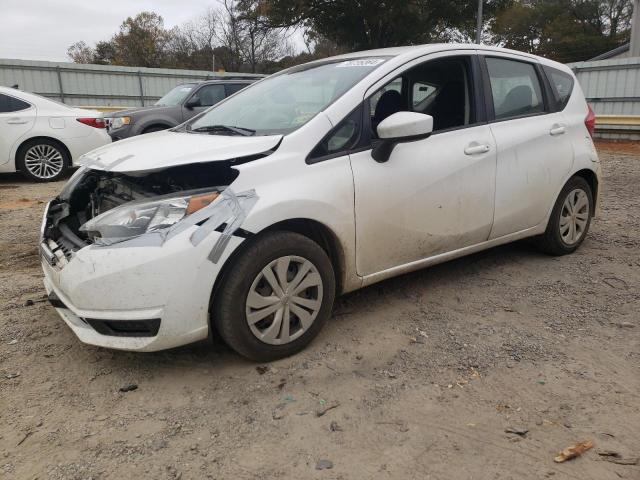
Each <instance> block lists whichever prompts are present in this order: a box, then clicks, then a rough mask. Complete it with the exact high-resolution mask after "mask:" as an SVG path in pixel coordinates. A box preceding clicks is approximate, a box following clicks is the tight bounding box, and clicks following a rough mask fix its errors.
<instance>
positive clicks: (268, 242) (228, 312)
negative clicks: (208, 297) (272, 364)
mask: <svg viewBox="0 0 640 480" xmlns="http://www.w3.org/2000/svg"><path fill="white" fill-rule="evenodd" d="M249 241H250V242H252V243H251V244H250V245H249V246H248V247H247V248H246V249H244V250H243V251H242V253H241V254H240V256H239V257H238V258H236V259H235V260H234V261H233V262H234V263H233V264H232V265H230V267H229V268H228V269H227V273H226V274H225V275H224V277H223V278H222V279H221V287H220V289H219V291H218V293H217V294H216V298H215V300H214V303H213V308H212V315H213V321H214V323H215V326H216V328H217V331H218V332H219V333H220V336H221V337H222V338H223V340H224V341H225V342H226V343H227V345H229V346H230V347H231V348H233V349H234V350H235V351H236V352H238V353H239V354H241V355H243V356H245V357H247V358H249V359H251V360H256V361H271V360H276V359H278V358H283V357H287V356H289V355H293V354H294V353H297V352H299V351H300V350H302V349H303V348H304V347H305V346H306V345H307V344H309V342H311V340H313V338H314V337H315V336H316V335H317V334H318V332H320V330H321V329H322V326H323V325H324V324H325V323H326V321H327V320H328V319H329V316H330V315H331V309H332V307H333V300H334V298H335V277H334V271H333V267H332V265H331V261H330V260H329V257H328V256H327V254H326V252H325V251H324V250H323V249H322V248H321V247H320V246H319V245H318V244H317V243H315V242H314V241H312V240H310V239H309V238H307V237H305V236H303V235H300V234H297V233H293V232H269V233H266V234H264V235H262V236H260V237H259V238H257V239H255V240H249Z"/></svg>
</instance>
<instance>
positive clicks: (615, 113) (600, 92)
mask: <svg viewBox="0 0 640 480" xmlns="http://www.w3.org/2000/svg"><path fill="white" fill-rule="evenodd" d="M569 67H571V69H572V70H573V71H574V72H575V74H576V77H578V82H579V83H580V86H581V87H582V90H583V91H584V95H585V97H586V98H587V102H589V104H590V105H591V106H592V108H593V110H594V111H595V112H596V136H598V137H600V138H608V139H615V140H618V139H620V140H637V139H640V57H632V58H616V59H610V60H596V61H593V62H578V63H571V64H569ZM621 116H635V117H637V118H635V119H634V118H626V117H622V118H621Z"/></svg>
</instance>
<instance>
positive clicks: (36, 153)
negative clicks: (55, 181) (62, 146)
mask: <svg viewBox="0 0 640 480" xmlns="http://www.w3.org/2000/svg"><path fill="white" fill-rule="evenodd" d="M24 166H25V167H26V169H27V170H29V173H31V174H32V175H33V176H34V177H38V178H43V179H46V178H53V177H55V176H56V175H58V174H59V173H60V172H61V171H62V168H63V167H64V159H63V158H62V154H61V153H60V152H59V151H58V150H57V149H56V148H54V147H52V146H51V145H34V146H33V147H31V148H30V149H29V150H27V153H26V154H25V156H24Z"/></svg>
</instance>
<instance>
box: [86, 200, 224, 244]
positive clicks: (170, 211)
mask: <svg viewBox="0 0 640 480" xmlns="http://www.w3.org/2000/svg"><path fill="white" fill-rule="evenodd" d="M219 195H220V193H219V192H218V191H211V190H209V191H202V190H196V191H187V192H182V193H181V194H180V195H176V194H170V195H163V196H159V197H154V198H153V199H144V200H138V201H134V202H129V203H126V204H124V205H121V206H119V207H116V208H113V209H111V210H108V211H106V212H104V213H102V214H100V215H97V216H96V217H94V218H92V219H91V220H89V221H88V222H86V223H85V224H83V225H82V226H81V227H80V231H83V232H86V233H87V235H89V237H92V238H93V240H94V242H95V243H96V244H98V245H110V244H113V243H117V242H122V241H124V240H129V239H131V238H134V237H138V236H140V235H143V234H145V233H151V232H162V231H163V230H166V229H167V228H169V227H171V226H173V225H175V224H176V223H178V222H179V221H180V220H182V219H184V218H186V217H188V216H189V215H191V214H192V213H195V212H197V211H198V210H201V209H202V208H204V207H206V206H208V205H209V204H211V203H212V202H213V201H214V200H216V198H218V196H219Z"/></svg>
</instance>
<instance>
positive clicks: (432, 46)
mask: <svg viewBox="0 0 640 480" xmlns="http://www.w3.org/2000/svg"><path fill="white" fill-rule="evenodd" d="M449 50H485V51H494V52H502V53H512V54H517V55H523V56H527V57H530V58H539V57H536V56H535V55H532V54H530V53H525V52H519V51H517V50H510V49H508V48H502V47H493V46H489V45H478V44H476V43H426V44H424V45H410V46H406V47H389V48H377V49H374V50H362V51H359V52H352V53H345V54H343V55H337V56H335V57H332V58H358V57H363V56H366V57H369V56H378V55H379V56H385V57H397V56H401V55H407V56H415V55H424V54H427V53H433V52H442V51H449Z"/></svg>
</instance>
